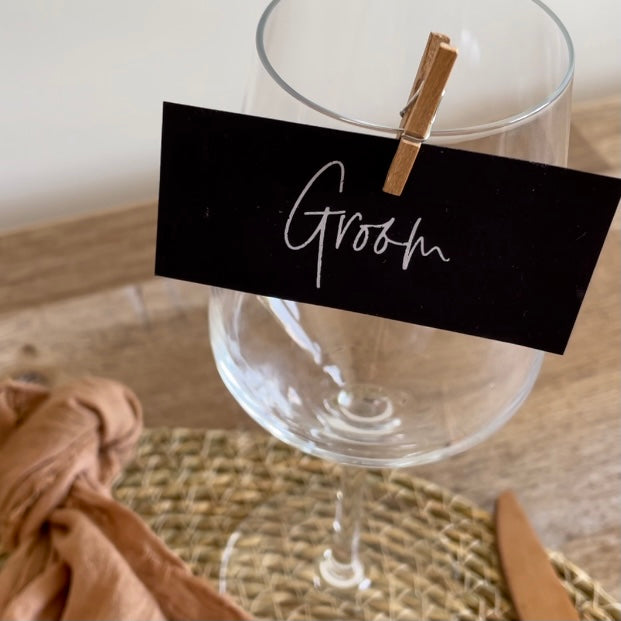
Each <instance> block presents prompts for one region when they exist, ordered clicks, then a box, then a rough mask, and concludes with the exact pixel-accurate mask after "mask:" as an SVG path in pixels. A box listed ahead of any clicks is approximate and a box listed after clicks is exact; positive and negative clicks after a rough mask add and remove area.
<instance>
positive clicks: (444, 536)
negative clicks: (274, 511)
mask: <svg viewBox="0 0 621 621" xmlns="http://www.w3.org/2000/svg"><path fill="white" fill-rule="evenodd" d="M337 468H338V466H335V465H333V464H330V463H327V462H324V461H322V460H319V459H316V458H313V457H309V456H306V455H303V454H301V453H299V452H298V451H295V450H294V449H291V448H289V447H287V446H285V445H284V444H282V443H280V442H279V441H277V440H276V439H274V438H272V437H270V436H267V435H265V434H263V433H258V432H230V431H229V432H225V431H202V430H189V429H181V428H177V429H148V430H146V431H145V432H144V434H143V436H142V439H141V441H140V444H139V446H138V451H137V456H136V458H135V460H134V461H133V462H132V463H131V464H129V465H128V466H127V468H126V469H125V472H124V474H123V476H122V477H121V478H120V479H119V480H118V481H117V483H116V484H115V487H114V490H113V492H114V495H115V497H116V498H117V499H118V500H119V501H121V502H123V503H124V504H126V505H127V506H129V507H131V508H132V509H133V510H134V511H135V512H137V513H138V514H140V515H141V516H142V517H143V518H144V520H145V521H146V522H147V523H148V524H149V525H150V527H151V528H152V529H153V530H154V531H155V532H156V533H157V534H158V535H159V536H160V537H161V538H162V539H163V540H164V541H165V542H166V544H167V545H168V546H169V547H170V548H171V549H172V550H174V551H175V552H176V553H177V554H178V555H179V556H180V557H181V558H183V559H184V561H186V562H187V563H188V564H189V566H190V567H191V569H192V571H194V572H195V573H196V574H198V575H202V576H205V577H207V578H208V579H209V580H211V581H212V582H213V583H216V584H217V582H218V577H219V568H220V561H221V556H222V551H223V550H224V548H225V546H226V544H227V540H228V538H229V535H230V534H231V533H232V532H233V531H235V530H236V528H237V527H238V526H239V524H241V523H243V522H244V520H245V519H246V518H247V516H248V515H249V514H251V512H252V511H253V510H256V509H257V508H259V507H261V506H268V505H269V500H270V499H273V498H280V499H281V500H279V501H278V502H282V499H283V498H284V499H285V501H286V499H287V498H291V499H300V498H308V497H309V495H310V494H311V493H313V494H314V493H316V492H317V491H318V490H319V491H322V490H323V491H325V492H329V493H330V492H333V491H334V490H336V487H337V484H338V472H337ZM367 482H368V489H369V494H370V496H371V500H370V502H376V501H377V500H380V501H381V500H382V499H383V498H384V497H387V496H388V495H390V496H391V497H392V498H396V499H397V504H395V505H390V504H389V505H385V504H384V505H382V506H383V507H384V509H383V511H384V513H385V514H386V513H388V515H383V516H381V519H382V520H384V522H382V523H385V521H386V520H388V522H390V527H389V528H385V527H382V528H376V529H375V530H373V529H371V532H369V533H367V534H366V535H365V536H367V537H369V540H368V541H366V542H365V540H364V537H363V543H366V544H368V545H369V546H370V547H373V546H374V545H376V548H377V550H378V552H377V553H378V554H381V553H382V551H383V550H387V549H389V548H390V546H391V545H396V544H395V542H402V543H404V542H405V547H406V548H407V547H408V545H409V544H408V543H407V542H408V541H412V542H414V541H415V540H416V541H418V542H419V543H420V542H421V541H422V543H425V540H426V539H427V540H433V542H434V543H433V545H434V552H433V557H434V565H435V569H434V571H435V573H434V574H432V578H431V581H432V583H430V582H429V580H430V579H429V578H427V582H426V583H424V584H422V585H419V584H418V583H415V581H414V579H413V578H412V579H411V580H412V582H411V584H409V585H408V583H407V580H410V578H406V582H405V583H402V584H401V588H402V592H403V598H402V600H400V599H399V598H397V603H396V604H395V603H394V602H393V603H391V606H392V608H391V610H388V608H387V606H388V604H386V603H385V602H383V601H375V600H374V601H372V602H370V603H369V605H365V610H366V612H365V614H364V618H373V619H381V618H387V617H388V616H389V614H390V615H392V616H393V617H397V618H399V617H400V618H412V617H411V615H410V614H406V613H405V612H404V614H402V615H399V610H396V611H395V608H394V607H395V605H396V606H397V607H398V606H400V605H403V606H405V607H404V609H403V610H404V611H407V610H409V609H407V606H408V601H407V600H408V597H409V596H410V594H411V592H412V591H413V590H416V589H421V590H424V591H425V595H424V597H425V598H426V604H425V605H426V608H425V613H424V614H425V617H423V618H430V619H431V618H434V619H511V618H514V611H513V608H512V605H511V602H510V600H509V598H508V594H507V591H506V587H505V584H504V582H503V579H502V575H501V573H500V571H499V564H498V558H497V554H496V550H495V544H494V529H493V523H492V520H491V518H490V515H489V514H488V513H487V512H485V511H483V510H481V509H479V508H477V507H476V506H475V505H474V504H472V503H471V502H469V501H468V500H467V499H465V498H463V497H459V496H455V495H453V494H451V493H450V492H449V491H447V490H445V489H442V488H440V487H438V486H436V485H434V484H432V483H429V482H428V481H424V480H420V479H416V478H414V477H412V476H410V475H409V474H407V473H404V472H399V471H396V472H387V471H384V472H371V471H370V472H369V473H368V475H367ZM277 495H280V496H277ZM314 506H316V507H317V510H316V511H313V512H312V515H307V516H305V520H306V522H313V521H314V520H324V521H325V520H328V521H329V520H330V517H329V515H324V510H323V509H322V504H321V502H318V503H317V504H316V505H314ZM386 506H387V507H388V508H387V509H386V508H385V507H386ZM378 519H379V518H378ZM322 528H324V525H322ZM309 532H310V531H309ZM413 545H414V543H412V546H413ZM402 547H403V546H402ZM406 553H407V549H406ZM550 557H551V559H552V563H553V565H554V567H555V569H556V571H557V573H558V574H559V575H560V577H561V579H562V580H563V582H564V584H565V587H566V588H567V590H568V592H569V593H570V595H571V597H572V599H573V600H574V602H575V604H576V607H577V608H578V610H579V612H580V616H581V618H583V619H616V620H618V619H621V608H620V606H619V605H618V603H616V602H615V601H614V600H613V599H612V598H611V597H610V596H609V595H608V594H607V593H605V592H604V591H603V589H602V588H601V587H600V586H599V585H598V584H597V583H595V582H594V581H593V580H592V579H591V578H590V577H589V576H588V575H587V574H586V573H585V572H584V571H582V570H581V569H579V568H578V567H576V566H575V565H573V564H572V563H570V562H569V561H568V560H567V559H565V558H564V557H563V556H562V555H561V554H559V553H556V552H551V553H550ZM298 560H299V559H298ZM380 560H381V559H380ZM266 567H267V566H266ZM384 567H388V570H392V569H396V571H397V573H399V572H401V573H403V572H405V575H414V574H415V573H416V569H415V568H414V567H405V568H404V567H402V566H401V567H396V568H392V569H391V568H390V566H389V565H388V566H384ZM259 573H260V574H261V573H262V574H264V577H263V578H262V579H261V583H260V584H256V585H252V584H248V585H247V587H248V588H247V590H245V591H244V593H242V594H241V596H239V599H240V600H241V601H240V603H241V604H242V605H243V606H245V607H246V608H247V609H248V610H250V611H251V612H252V614H254V615H256V616H257V617H261V616H265V615H266V614H267V613H266V612H265V610H262V604H261V603H260V601H261V598H260V597H255V595H259V594H260V595H262V596H263V600H264V599H265V597H267V596H269V594H268V595H266V591H268V590H269V585H270V584H273V583H274V578H275V577H276V578H278V577H279V576H278V575H277V574H279V573H281V574H283V575H284V580H290V583H291V584H292V585H293V584H294V581H295V576H294V575H293V573H294V572H292V565H291V564H290V562H288V561H287V560H286V559H282V562H281V559H279V558H278V557H277V556H276V557H274V555H272V556H271V558H270V559H269V567H268V569H266V571H264V572H259ZM373 579H374V580H375V581H377V580H380V581H381V580H383V579H384V578H383V575H382V573H381V572H379V573H377V574H376V575H375V576H374V577H373ZM287 584H288V583H287ZM456 590H457V591H459V593H460V596H459V597H456V596H455V591H456ZM464 593H467V596H464V595H463V594H464ZM279 597H281V598H282V599H283V602H284V604H283V608H282V616H283V617H285V618H286V617H289V618H331V617H330V614H331V613H330V610H329V608H327V609H326V602H325V601H324V602H322V603H320V604H318V605H317V608H316V609H313V603H312V601H311V602H309V601H308V597H306V596H305V594H300V593H299V592H297V591H295V589H293V587H292V595H291V597H292V598H293V599H297V600H300V601H298V606H297V607H294V608H292V607H291V606H289V607H287V605H286V600H287V595H286V594H283V593H280V594H279ZM334 616H336V614H335V615H334ZM332 618H334V617H332Z"/></svg>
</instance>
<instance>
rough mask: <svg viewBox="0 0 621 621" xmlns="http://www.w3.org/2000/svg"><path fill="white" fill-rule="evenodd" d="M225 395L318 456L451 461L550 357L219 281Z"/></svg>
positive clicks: (497, 420)
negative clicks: (222, 286)
mask: <svg viewBox="0 0 621 621" xmlns="http://www.w3.org/2000/svg"><path fill="white" fill-rule="evenodd" d="M209 321H210V334H211V342H212V346H213V351H214V355H215V360H216V365H217V368H218V370H219V372H220V375H221V377H222V379H223V381H224V383H225V384H226V386H227V388H228V389H229V391H230V392H231V393H232V394H233V396H234V397H235V398H236V400H237V401H238V402H239V403H240V404H242V406H243V407H244V409H245V410H246V411H247V412H248V413H249V414H250V415H251V416H252V418H254V419H255V420H256V421H257V422H258V423H259V424H260V425H261V426H263V427H264V428H266V429H267V430H268V431H269V432H270V433H272V434H273V435H275V436H276V437H278V438H280V439H281V440H283V441H285V442H287V443H288V444H291V445H293V446H296V447H297V448H299V449H301V450H303V451H305V452H307V453H310V454H313V455H317V456H319V457H324V458H328V459H332V460H335V461H338V462H341V463H345V464H351V465H358V466H365V467H376V468H377V467H391V468H394V467H402V466H412V465H418V464H422V463H427V462H431V461H435V460H438V459H442V458H445V457H448V456H449V455H453V454H455V453H457V452H460V451H462V450H465V449H467V448H469V447H470V446H472V445H474V444H476V443H478V442H480V441H481V440H482V439H484V438H485V437H487V436H488V435H489V434H491V433H493V432H494V431H495V430H497V429H498V428H499V427H500V426H501V425H502V424H503V423H504V422H506V421H507V420H508V419H509V418H510V416H511V415H512V414H513V413H514V412H515V411H516V409H517V408H518V407H519V406H520V405H521V403H522V402H523V401H524V399H525V398H526V396H527V395H528V393H529V392H530V389H531V388H532V385H533V383H534V381H535V379H536V377H537V374H538V372H539V368H540V365H541V361H542V358H543V354H542V353H541V352H539V351H536V350H532V349H529V348H525V347H520V346H518V345H513V344H510V343H502V342H499V341H492V340H488V339H483V338H478V337H473V336H467V335H462V334H456V333H452V332H447V331H444V330H438V329H434V328H429V327H425V326H419V325H414V324H408V323H404V322H400V321H394V320H388V319H383V318H380V317H375V316H370V315H363V314H359V313H353V312H348V311H342V310H337V309H331V308H324V307H320V306H314V305H309V304H300V303H296V302H291V301H284V300H279V299H275V298H266V297H261V296H255V295H251V294H246V293H242V292H238V291H231V290H226V289H215V288H214V289H212V293H211V296H210V312H209Z"/></svg>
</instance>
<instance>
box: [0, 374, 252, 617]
mask: <svg viewBox="0 0 621 621" xmlns="http://www.w3.org/2000/svg"><path fill="white" fill-rule="evenodd" d="M141 426H142V412H141V407H140V403H139V402H138V400H137V398H136V397H135V396H134V394H133V393H132V392H131V391H130V390H129V389H128V388H126V387H125V386H123V385H121V384H119V383H117V382H113V381H110V380H105V379H99V378H86V379H82V380H78V381H74V382H72V383H70V384H67V385H65V386H62V387H59V388H55V389H53V390H51V391H50V390H48V389H46V388H43V387H40V386H35V385H32V384H26V383H20V382H14V381H7V382H2V383H0V542H1V547H2V548H3V549H4V550H5V551H8V552H10V556H9V558H8V559H7V561H6V563H5V565H4V566H3V568H2V569H1V570H0V619H3V620H5V621H10V620H13V619H15V620H17V619H19V620H20V621H26V620H29V619H67V620H71V619H93V620H95V619H117V620H123V619H132V620H138V619H249V618H250V617H249V616H248V615H247V614H246V613H245V612H244V611H243V610H241V609H239V608H238V607H237V606H236V605H235V604H233V603H232V602H231V601H229V600H227V599H226V598H224V597H222V596H221V595H219V594H218V593H217V592H216V591H215V590H214V589H213V588H212V587H211V586H210V585H209V584H208V583H207V582H206V581H204V580H202V579H199V578H197V577H196V576H193V575H192V574H191V572H190V571H189V570H188V569H187V567H186V566H185V565H184V564H183V562H182V561H181V560H180V559H179V558H178V557H177V556H175V555H174V554H173V553H172V552H171V551H170V550H168V548H166V546H165V545H164V544H163V543H162V541H161V540H160V539H158V538H157V537H156V536H155V535H154V534H153V532H152V531H151V530H150V529H149V528H148V526H147V525H146V524H145V523H144V522H143V521H142V520H141V519H140V518H139V517H138V516H137V515H136V514H134V513H133V512H131V511H130V510H128V509H127V508H125V507H123V506H122V505H120V504H119V503H118V502H116V501H115V500H114V499H113V498H112V497H111V494H110V484H111V482H112V480H113V479H114V477H115V476H116V475H117V474H118V473H119V471H120V469H121V466H122V465H123V463H125V462H126V461H127V460H128V459H129V458H130V457H131V454H132V451H133V448H134V445H135V444H136V441H137V440H138V436H139V435H140V431H141Z"/></svg>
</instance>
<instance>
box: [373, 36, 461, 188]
mask: <svg viewBox="0 0 621 621" xmlns="http://www.w3.org/2000/svg"><path fill="white" fill-rule="evenodd" d="M447 39H448V37H447V36H446V35H443V34H438V33H435V32H432V33H431V34H430V35H429V39H428V40H427V45H426V47H425V51H424V53H423V57H422V58H421V62H420V65H419V68H418V71H417V74H416V78H415V79H414V85H413V88H412V93H411V94H410V98H411V97H412V96H413V93H414V92H416V90H417V89H418V86H420V91H419V93H418V96H417V97H416V99H415V100H414V102H408V105H406V110H405V114H404V117H403V120H402V123H401V127H402V128H403V135H402V136H401V138H400V139H399V144H398V146H397V150H396V152H395V155H394V157H393V159H392V162H391V163H390V168H389V169H388V173H387V175H386V180H385V182H384V188H383V190H384V192H388V193H389V194H394V195H396V196H401V193H402V192H403V188H404V187H405V183H406V181H407V180H408V177H409V176H410V172H411V171H412V167H413V166H414V162H415V161H416V158H417V156H418V152H419V151H420V147H421V143H420V140H423V139H425V137H426V136H427V134H428V133H429V130H430V129H431V124H432V123H433V118H434V116H435V114H436V111H437V109H438V105H439V104H440V100H441V99H442V93H443V92H444V87H445V86H446V83H447V81H448V78H449V75H450V74H451V70H452V69H453V65H454V64H455V60H456V58H457V50H456V49H455V48H454V47H451V46H450V45H448V41H447ZM410 103H411V105H409V104H410Z"/></svg>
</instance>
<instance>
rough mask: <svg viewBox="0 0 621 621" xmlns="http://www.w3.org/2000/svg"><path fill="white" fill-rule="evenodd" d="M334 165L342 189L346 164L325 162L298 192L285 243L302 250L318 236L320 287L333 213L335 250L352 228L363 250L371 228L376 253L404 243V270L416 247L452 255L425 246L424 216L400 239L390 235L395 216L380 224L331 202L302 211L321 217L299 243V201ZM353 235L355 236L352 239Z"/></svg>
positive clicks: (353, 243)
mask: <svg viewBox="0 0 621 621" xmlns="http://www.w3.org/2000/svg"><path fill="white" fill-rule="evenodd" d="M332 166H338V167H339V169H340V181H339V194H341V193H342V192H343V182H344V180H345V166H343V162H339V161H338V160H334V161H333V162H328V163H327V164H326V165H325V166H322V167H321V168H320V169H319V170H318V171H317V172H316V173H315V174H314V175H313V176H312V177H311V179H310V181H309V182H308V183H307V184H306V185H305V186H304V189H303V190H302V192H301V193H300V195H299V196H298V198H297V200H296V201H295V204H294V205H293V208H292V209H291V211H290V213H289V217H288V218H287V223H286V225H285V243H286V244H287V247H288V248H290V249H291V250H302V249H303V248H306V247H307V246H309V245H310V244H311V243H312V242H313V241H315V240H317V276H316V281H315V284H316V287H317V289H319V288H320V287H321V269H322V263H323V250H324V243H325V241H326V230H327V228H328V221H329V220H330V221H331V222H332V221H334V218H332V216H338V221H337V225H336V238H335V243H334V248H335V249H336V250H338V249H339V248H340V247H341V245H342V244H343V241H344V240H345V238H346V236H347V233H348V231H349V229H350V228H351V229H352V233H351V235H350V236H349V239H350V240H351V247H352V249H353V250H355V251H356V252H360V251H362V250H364V249H365V248H367V246H368V245H369V244H370V238H371V230H375V231H377V236H376V237H375V240H374V241H373V244H372V245H371V246H370V247H371V249H372V251H373V252H374V253H375V254H376V255H381V254H383V253H384V252H385V251H386V249H387V248H388V246H390V245H393V246H401V247H403V260H402V262H401V268H402V269H403V270H406V269H407V268H408V267H409V265H410V261H411V260H412V256H413V255H414V252H416V251H418V252H419V253H420V254H421V256H423V257H427V256H429V255H431V254H433V253H435V254H437V255H438V257H439V258H440V259H441V260H442V261H444V262H448V261H450V259H448V258H447V257H445V256H444V253H443V252H442V249H441V248H439V247H438V246H432V247H431V248H430V249H429V250H427V249H426V248H425V238H424V237H423V236H422V235H420V234H419V233H418V229H419V227H420V225H421V222H422V218H418V219H417V220H416V222H414V226H412V230H411V232H410V235H409V237H408V239H407V241H398V240H394V239H391V238H390V237H389V232H390V228H391V227H392V225H393V224H394V222H395V218H390V219H388V220H386V222H382V223H380V224H365V223H363V220H362V214H361V213H360V212H359V211H357V212H356V213H354V214H353V215H351V216H349V217H347V215H346V212H345V211H344V210H339V211H334V210H332V209H331V208H330V207H329V206H327V207H324V209H323V210H321V211H303V212H302V215H304V216H317V217H319V220H318V222H317V226H316V227H315V230H314V231H313V232H312V233H311V234H310V235H309V236H308V238H307V239H306V240H304V241H302V242H300V243H294V242H292V241H291V229H292V227H293V226H294V221H295V220H296V218H297V216H298V211H299V208H300V204H301V203H302V201H303V200H304V198H305V197H306V194H307V193H308V191H309V190H310V189H311V188H312V186H313V184H314V183H315V181H317V179H318V178H319V177H320V176H321V175H322V174H323V173H324V172H326V170H328V169H329V168H331V167H332ZM354 232H355V235H354ZM352 237H353V240H352V239H351V238H352Z"/></svg>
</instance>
